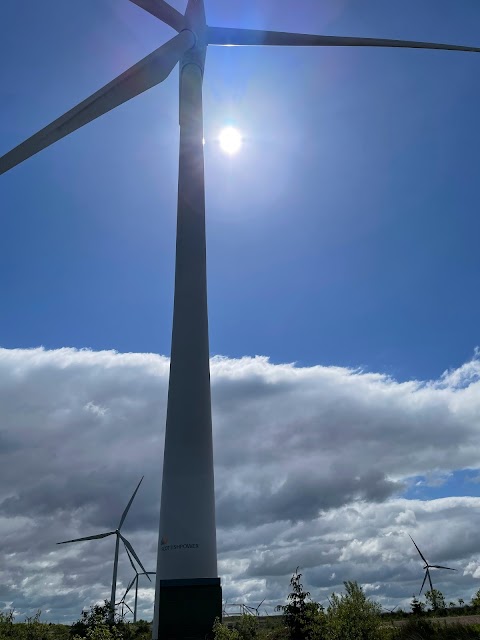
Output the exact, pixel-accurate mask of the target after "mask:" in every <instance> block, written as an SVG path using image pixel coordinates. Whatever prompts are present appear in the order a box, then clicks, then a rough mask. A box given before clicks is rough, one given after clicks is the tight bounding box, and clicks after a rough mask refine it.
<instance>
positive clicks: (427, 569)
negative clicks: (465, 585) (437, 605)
mask: <svg viewBox="0 0 480 640" xmlns="http://www.w3.org/2000/svg"><path fill="white" fill-rule="evenodd" d="M408 535H409V537H410V540H411V541H412V542H413V544H414V545H415V549H416V550H417V551H418V553H419V555H420V557H421V559H422V560H423V561H424V562H425V566H424V567H423V568H424V569H425V576H424V578H423V582H422V586H421V588H420V592H419V594H418V595H419V596H421V595H422V591H423V587H424V585H425V580H426V579H427V578H428V582H429V583H430V590H431V592H432V594H433V584H432V578H431V577H430V569H448V570H449V571H456V569H452V568H451V567H443V566H442V565H441V564H429V563H428V562H427V561H426V559H425V556H424V555H423V553H422V552H421V551H420V549H419V548H418V547H417V544H416V542H415V540H414V539H413V538H412V536H411V535H410V534H408Z"/></svg>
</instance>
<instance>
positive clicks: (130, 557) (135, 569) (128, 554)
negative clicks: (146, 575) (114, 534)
mask: <svg viewBox="0 0 480 640" xmlns="http://www.w3.org/2000/svg"><path fill="white" fill-rule="evenodd" d="M125 551H126V552H127V556H128V559H129V560H130V564H131V565H132V569H133V570H134V571H135V573H136V574H138V571H137V567H136V566H135V565H134V564H133V560H132V556H131V555H130V551H129V550H128V549H127V547H125ZM134 579H135V578H134Z"/></svg>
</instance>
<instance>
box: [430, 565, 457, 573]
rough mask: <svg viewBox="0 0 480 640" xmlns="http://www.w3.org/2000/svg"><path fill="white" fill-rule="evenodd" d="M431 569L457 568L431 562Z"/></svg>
mask: <svg viewBox="0 0 480 640" xmlns="http://www.w3.org/2000/svg"><path fill="white" fill-rule="evenodd" d="M428 566H429V567H430V569H432V568H433V569H448V570H449V571H456V569H452V567H442V565H441V564H429V565H428Z"/></svg>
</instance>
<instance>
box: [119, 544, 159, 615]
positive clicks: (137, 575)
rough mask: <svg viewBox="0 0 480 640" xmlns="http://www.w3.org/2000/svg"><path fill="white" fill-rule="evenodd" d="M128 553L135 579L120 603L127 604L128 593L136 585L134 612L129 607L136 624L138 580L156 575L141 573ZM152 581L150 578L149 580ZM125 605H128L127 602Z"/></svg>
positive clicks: (153, 572) (153, 573)
mask: <svg viewBox="0 0 480 640" xmlns="http://www.w3.org/2000/svg"><path fill="white" fill-rule="evenodd" d="M126 551H127V556H128V559H129V560H130V564H131V565H132V569H133V570H134V571H135V577H134V578H133V580H132V581H131V582H130V584H129V585H128V587H127V589H126V591H125V593H124V594H123V598H122V599H121V600H120V602H125V598H126V597H127V594H128V592H129V591H130V589H131V588H132V587H133V585H135V605H134V607H133V611H132V610H131V609H130V607H128V605H127V607H128V608H129V609H130V611H132V613H133V621H134V622H136V621H137V602H138V578H139V577H140V576H147V577H148V576H154V575H155V573H156V572H155V571H143V572H142V573H139V572H138V571H137V567H136V566H135V564H134V562H133V560H132V556H131V555H130V553H129V551H128V549H127V550H126ZM148 579H149V580H150V578H148ZM125 604H127V603H126V602H125Z"/></svg>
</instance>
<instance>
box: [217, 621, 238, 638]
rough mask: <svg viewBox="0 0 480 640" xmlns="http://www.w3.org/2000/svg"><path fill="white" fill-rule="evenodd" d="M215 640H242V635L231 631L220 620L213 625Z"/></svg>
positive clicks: (234, 630) (233, 630)
mask: <svg viewBox="0 0 480 640" xmlns="http://www.w3.org/2000/svg"><path fill="white" fill-rule="evenodd" d="M213 638H214V640H240V634H239V633H238V631H237V630H236V629H229V628H228V627H227V625H225V624H222V623H221V622H220V620H219V619H218V618H215V622H214V623H213Z"/></svg>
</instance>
